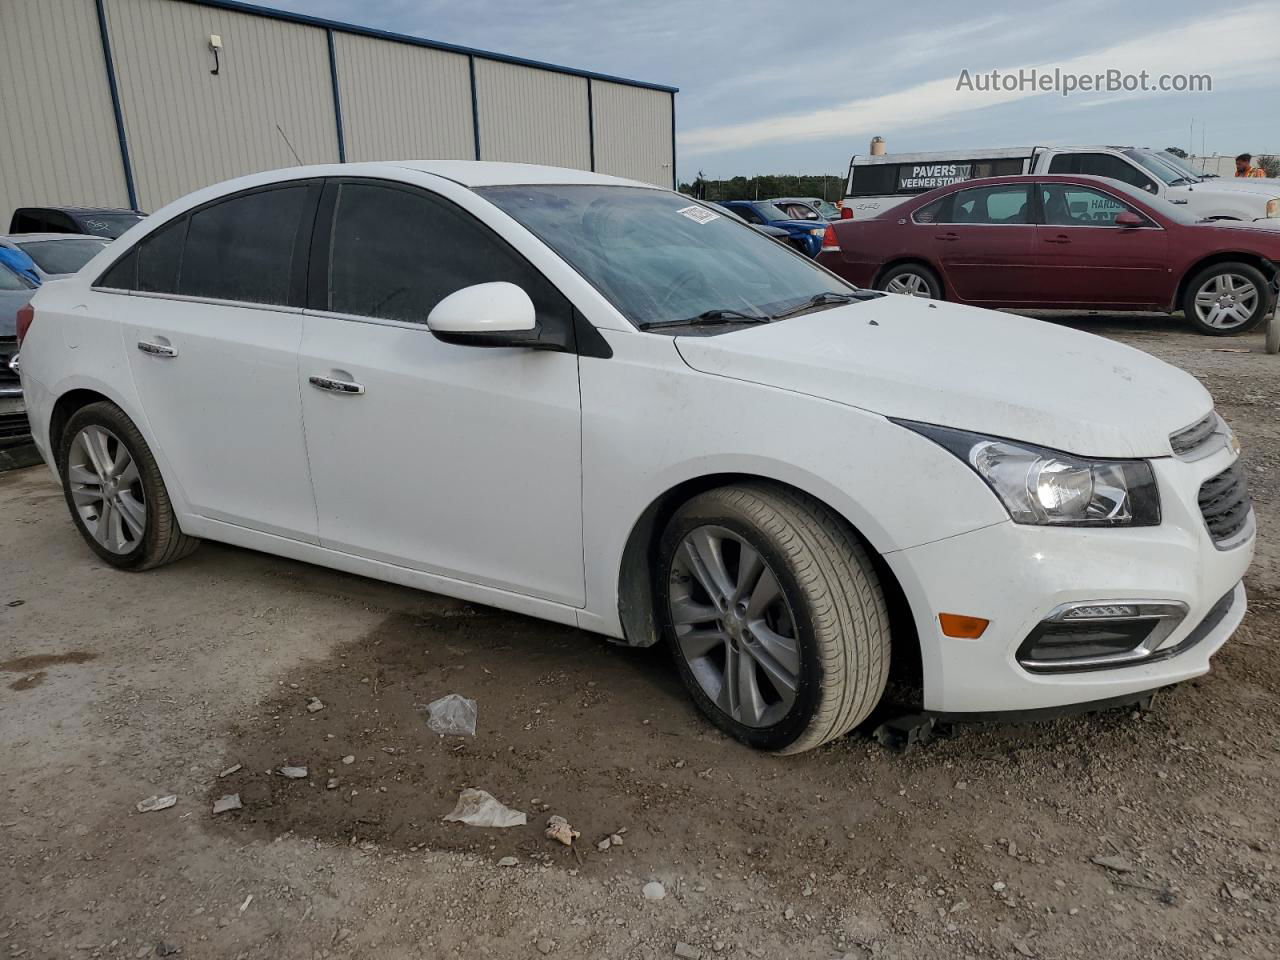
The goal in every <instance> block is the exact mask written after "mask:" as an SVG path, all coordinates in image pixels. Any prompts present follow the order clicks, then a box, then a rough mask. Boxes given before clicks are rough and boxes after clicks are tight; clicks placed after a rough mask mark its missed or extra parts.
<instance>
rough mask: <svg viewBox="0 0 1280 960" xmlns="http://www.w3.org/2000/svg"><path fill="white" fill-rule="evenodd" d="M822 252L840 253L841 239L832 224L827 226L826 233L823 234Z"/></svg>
mask: <svg viewBox="0 0 1280 960" xmlns="http://www.w3.org/2000/svg"><path fill="white" fill-rule="evenodd" d="M822 252H823V253H831V252H835V253H839V252H840V238H839V237H837V236H836V228H835V226H834V225H832V224H830V223H828V224H827V229H826V232H824V233H823V234H822Z"/></svg>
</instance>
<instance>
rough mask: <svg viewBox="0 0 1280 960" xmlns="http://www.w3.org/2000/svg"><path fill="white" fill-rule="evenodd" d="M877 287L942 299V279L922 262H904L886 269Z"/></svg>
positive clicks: (892, 291) (887, 290)
mask: <svg viewBox="0 0 1280 960" xmlns="http://www.w3.org/2000/svg"><path fill="white" fill-rule="evenodd" d="M876 288H877V289H879V290H883V291H885V292H886V293H900V294H902V295H903V296H907V297H923V298H925V299H928V300H941V299H943V296H942V281H941V280H939V279H938V275H937V274H936V273H934V272H933V271H932V270H930V269H929V268H928V267H926V266H925V265H924V264H921V263H903V264H900V265H898V266H896V267H894V268H893V269H892V270H887V271H885V274H884V276H882V277H881V278H880V281H879V282H878V283H877V284H876Z"/></svg>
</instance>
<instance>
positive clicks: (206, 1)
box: [99, 0, 680, 93]
mask: <svg viewBox="0 0 1280 960" xmlns="http://www.w3.org/2000/svg"><path fill="white" fill-rule="evenodd" d="M183 2H184V3H195V4H198V5H200V6H202V7H217V8H219V9H221V10H234V11H236V12H237V13H250V14H253V15H255V16H259V17H270V18H271V19H273V20H287V21H288V22H290V23H302V24H306V25H308V26H312V27H323V28H324V29H326V30H339V31H342V32H343V33H357V34H360V35H361V36H365V37H377V38H378V39H380V40H394V41H395V42H397V43H408V44H412V45H413V46H415V47H430V48H431V49H432V50H447V51H449V52H451V53H465V54H467V55H468V56H471V57H484V58H485V59H486V60H499V61H501V62H503V63H515V64H519V65H520V66H524V67H537V68H538V69H540V70H553V71H555V72H556V73H567V74H570V75H571V76H575V77H590V78H592V79H594V80H608V81H609V82H610V83H625V84H627V85H629V86H632V87H645V88H647V89H649V90H661V91H663V92H664V93H677V92H679V89H680V88H679V87H668V86H666V85H664V84H660V83H648V82H647V81H644V80H628V79H627V78H626V77H614V76H610V75H609V74H607V73H595V72H594V71H591V70H578V69H576V68H574V67H564V66H560V65H559V64H555V63H544V62H542V61H541V60H529V59H526V58H525V57H513V56H511V55H510V54H505V53H492V52H490V51H488V50H478V49H476V48H475V47H463V46H459V45H458V44H456V43H442V42H441V41H439V40H427V39H424V38H423V37H411V36H409V35H408V34H404V33H393V32H391V31H389V30H377V29H374V28H373V27H362V26H359V25H357V24H354V23H343V22H342V21H340V20H326V19H325V18H323V17H313V16H310V15H308V14H305V13H291V12H289V11H286V10H274V9H272V8H271V7H260V6H258V5H257V4H254V3H242V2H240V0H183ZM99 6H101V4H99Z"/></svg>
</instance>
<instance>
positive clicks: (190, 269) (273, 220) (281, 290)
mask: <svg viewBox="0 0 1280 960" xmlns="http://www.w3.org/2000/svg"><path fill="white" fill-rule="evenodd" d="M309 194H310V188H309V187H308V186H305V185H294V186H288V187H278V188H273V189H270V190H260V191H257V192H254V193H248V194H241V195H240V196H236V197H231V198H230V199H227V200H222V201H218V202H216V203H213V204H211V205H210V206H207V207H204V208H202V209H200V210H197V211H196V212H195V213H193V214H191V225H190V227H189V228H188V229H187V240H186V247H185V249H184V251H183V253H182V268H181V273H180V276H179V280H178V292H179V293H180V294H183V295H185V296H192V297H207V298H209V299H212V300H238V301H242V302H245V303H267V304H281V305H284V304H288V303H289V299H290V297H289V291H290V289H291V281H292V276H293V256H294V247H295V244H296V241H297V236H298V229H299V226H300V225H301V223H302V216H303V212H304V209H305V208H306V205H307V202H308V196H309Z"/></svg>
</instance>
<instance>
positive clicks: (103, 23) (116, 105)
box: [95, 0, 138, 210]
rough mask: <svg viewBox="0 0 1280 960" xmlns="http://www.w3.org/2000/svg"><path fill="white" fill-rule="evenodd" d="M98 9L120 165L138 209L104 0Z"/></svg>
mask: <svg viewBox="0 0 1280 960" xmlns="http://www.w3.org/2000/svg"><path fill="white" fill-rule="evenodd" d="M95 6H97V8H98V35H99V36H100V37H101V38H102V57H103V59H104V60H105V61H106V63H107V86H108V87H109V88H110V90H111V109H112V111H113V112H114V113H115V118H116V136H117V137H118V138H119V139H120V163H121V165H122V166H123V167H124V189H125V192H126V193H127V194H128V195H129V207H130V208H131V209H133V210H137V209H138V192H137V190H135V189H134V186H133V164H132V163H130V162H129V140H128V138H127V137H126V136H125V133H124V111H122V110H121V109H120V88H119V87H117V86H116V65H115V63H114V62H113V61H112V59H111V38H110V37H109V36H108V34H107V11H106V10H104V9H103V6H102V0H95Z"/></svg>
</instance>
